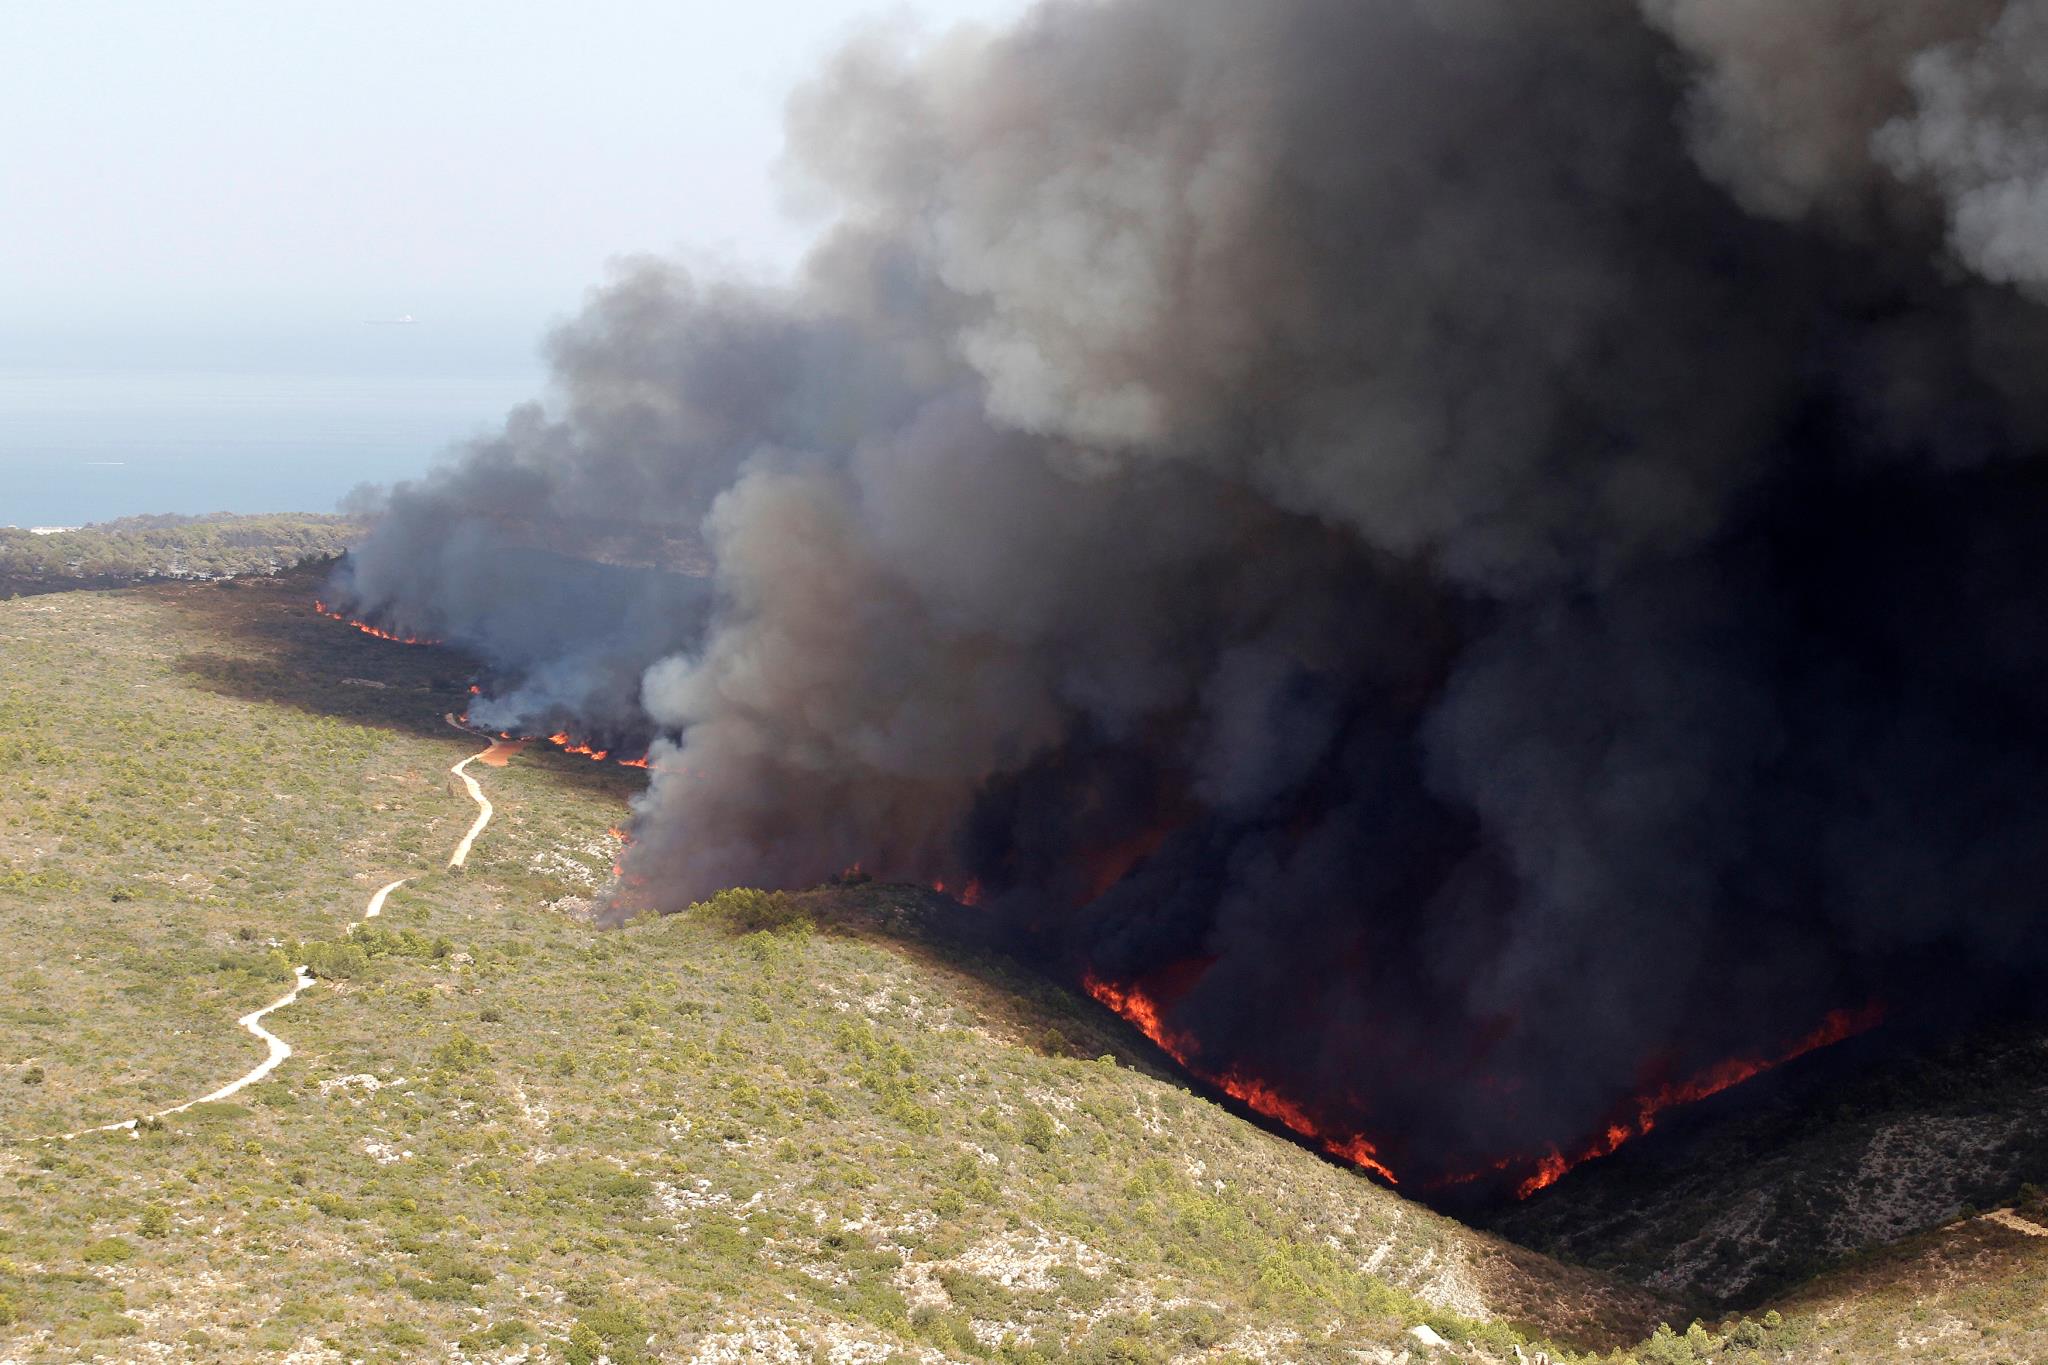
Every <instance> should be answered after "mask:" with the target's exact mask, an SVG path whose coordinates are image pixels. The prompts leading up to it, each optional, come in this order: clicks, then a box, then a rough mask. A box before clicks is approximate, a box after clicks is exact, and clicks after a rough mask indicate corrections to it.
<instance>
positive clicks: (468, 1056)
mask: <svg viewBox="0 0 2048 1365" xmlns="http://www.w3.org/2000/svg"><path fill="white" fill-rule="evenodd" d="M490 1060H491V1050H490V1049H489V1048H487V1047H485V1046H484V1045H483V1044H482V1043H479V1042H478V1041H477V1040H476V1039H474V1038H472V1037H470V1036H469V1035H468V1034H466V1033H464V1032H463V1031H462V1030H461V1029H456V1030H455V1031H453V1032H452V1033H450V1034H449V1035H448V1039H447V1041H446V1042H444V1043H442V1044H441V1045H440V1046H439V1047H437V1048H435V1049H434V1054H433V1061H434V1066H435V1067H436V1068H437V1069H439V1070H442V1071H474V1070H476V1069H477V1068H478V1067H481V1066H483V1065H484V1064H485V1063H486V1062H488V1061H490Z"/></svg>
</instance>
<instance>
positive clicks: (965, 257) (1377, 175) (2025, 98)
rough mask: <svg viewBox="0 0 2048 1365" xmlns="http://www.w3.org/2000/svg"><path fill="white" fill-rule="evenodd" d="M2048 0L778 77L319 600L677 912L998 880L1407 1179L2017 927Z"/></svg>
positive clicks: (1525, 0)
mask: <svg viewBox="0 0 2048 1365" xmlns="http://www.w3.org/2000/svg"><path fill="white" fill-rule="evenodd" d="M2044 70H2048V5H2043V4H2040V3H2029V2H2028V0H2012V2H2011V3H2003V0H1927V2H1926V3H1920V4H1900V3H1897V0H1641V3H1640V5H1635V4H1630V3H1626V0H1262V3H1257V4H1246V3H1242V2H1241V0H1104V2H1102V3H1081V2H1080V0H1064V2H1050V3H1045V4H1043V5H1041V6H1040V7H1039V8H1038V9H1036V10H1035V11H1033V12H1032V13H1031V14H1030V15H1029V16H1028V17H1027V18H1026V19H1025V20H1023V21H1022V22H1021V23H1020V24H1018V25H1017V26H1016V27H1015V28H1014V29H1013V30H1011V31H1008V32H1003V33H996V34H989V33H979V32H959V33H952V34H947V35H943V36H939V37H936V38H920V37H917V36H915V35H906V34H903V33H878V34H876V35H874V36H871V37H869V38H867V39H864V40H862V41H861V42H859V43H857V44H856V45H854V46H853V47H851V48H849V49H848V50H847V51H845V52H843V53H842V54H841V55H840V56H839V57H838V58H837V59H836V60H835V61H834V62H833V63H832V64H831V66H830V68H829V69H828V70H826V71H825V72H824V73H823V74H822V75H821V76H820V77H819V78H818V79H817V80H816V81H815V82H814V83H813V84H811V85H810V86H809V87H808V88H806V89H804V90H803V91H802V92H800V93H799V94H798V95H797V97H796V98H795V99H794V100H793V101H792V104H791V107H790V117H789V130H790V141H791V153H790V155H791V163H792V167H793V169H794V171H795V173H796V174H797V175H798V176H800V177H802V178H805V179H807V180H808V182H809V183H810V185H811V186H812V187H813V188H814V189H815V190H816V191H817V192H819V193H820V194H821V195H823V196H826V197H828V198H829V201H830V202H831V203H832V204H834V205H836V211H837V218H836V222H835V225H834V226H833V227H832V229H831V230H830V232H829V233H828V234H827V235H826V236H825V237H824V238H823V240H822V242H821V244H820V245H819V246H818V248H817V249H816V251H815V253H814V254H813V255H812V256H811V258H810V259H809V261H808V263H807V265H806V267H805V269H804V271H803V272H802V275H801V278H800V280H799V281H798V282H797V283H796V284H794V285H792V286H789V287H780V286H777V287H768V286H760V285H750V284H747V283H743V282H729V281H718V280H705V279H700V278H696V277H694V276H692V275H691V274H690V273H689V272H687V271H685V270H683V269H681V268H679V267H675V266H671V265H665V264H661V263H658V262H651V261H649V262H640V263H635V264H632V265H630V266H629V267H627V268H625V269H624V270H623V271H622V272H621V274H620V275H619V277H618V278H617V279H616V280H615V281H614V282H613V283H611V284H610V285H608V286H607V287H605V288H603V289H602V290H600V291H599V292H598V293H597V294H596V295H595V296H594V298H593V301H592V302H591V304H590V306H589V308H588V310H587V311H586V312H585V313H584V315H583V316H582V317H581V318H579V319H578V320H577V321H575V322H573V323H572V324H570V325H569V326H567V327H566V328H564V329H563V330H562V331H561V332H560V334H559V335H557V336H556V337H555V338H554V340H553V343H552V347H553V357H554V363H555V372H556V379H557V384H556V391H555V393H554V394H553V395H552V396H551V397H550V399H549V401H548V403H547V405H546V406H545V408H543V407H540V406H536V407H533V408H529V409H523V410H521V411H519V412H517V413H515V414H514V415H513V417H512V418H511V420H510V421H509V422H508V423H507V425H506V427H505V430H504V432H503V433H502V434H501V435H499V436H497V437H495V438H493V439H490V440H487V441H484V442H481V443H479V444H477V445H475V446H474V447H472V448H470V449H468V450H466V451H464V452H462V453H461V454H460V456H459V458H457V459H456V460H455V461H453V462H452V463H451V464H450V465H449V466H448V467H446V468H443V469H441V470H439V471H437V472H435V473H434V474H432V475H431V476H430V477H428V478H426V479H425V480H423V481H421V482H420V483H417V484H412V485H404V486H401V487H399V488H398V489H396V490H394V491H393V492H392V493H391V494H390V496H389V501H388V507H387V510H386V513H385V516H384V519H383V521H382V523H381V525H380V526H379V528H378V529H377V531H376V532H375V534H374V535H373V536H372V538H371V539H370V540H369V542H368V543H367V544H366V545H365V546H364V547H363V548H362V549H361V550H360V551H359V552H358V554H357V555H356V556H355V558H354V562H353V563H352V564H351V565H350V567H349V569H348V570H347V575H346V579H345V582H344V583H343V585H342V590H343V592H344V594H345V597H344V600H345V601H346V603H347V604H348V605H349V607H350V609H351V610H352V611H354V612H355V613H357V614H359V615H364V616H369V617H373V618H378V619H383V620H386V621H389V622H392V623H395V624H403V625H406V626H408V627H411V628H415V629H419V630H422V631H426V632H430V633H432V634H433V635H436V636H439V637H443V638H448V639H451V640H455V641H458V642H461V643H464V644H467V645H470V646H472V647H474V648H475V649H477V650H479V651H481V652H482V653H483V654H485V655H486V656H487V657H489V658H490V659H492V660H493V662H494V663H495V665H496V666H497V667H498V668H499V669H500V670H501V671H502V673H503V674H504V676H505V677H507V678H508V679H511V680H512V681H509V682H507V683H506V684H505V685H503V686H501V687H499V688H498V689H496V695H495V696H494V697H493V698H492V699H490V700H489V701H488V702H486V703H484V704H483V706H482V708H481V709H480V711H479V718H480V719H484V720H487V721H488V722H489V723H491V724H494V725H503V726H506V727H508V728H509V727H512V726H523V727H526V728H530V729H546V728H552V727H555V726H557V725H560V724H564V723H570V724H573V726H574V727H575V728H577V729H578V730H579V731H580V732H581V733H582V734H585V735H597V736H602V737H605V738H608V739H609V738H613V737H616V736H621V735H635V736H647V735H658V736H660V737H661V738H660V740H659V741H658V742H657V744H656V747H655V766H654V770H653V773H652V785H651V787H650V789H649V790H648V792H647V794H646V795H645V797H644V798H642V799H641V800H640V802H639V805H638V815H637V819H636V822H635V829H634V844H633V846H632V850H631V853H630V857H629V864H628V868H627V872H628V875H629V879H636V880H638V881H639V882H640V883H641V884H642V888H643V889H642V890H641V891H640V892H638V893H637V894H639V895H640V896H643V897H645V898H648V899H650V900H651V901H652V902H653V903H655V904H656V905H657V906H659V907H660V908H664V909H674V908H679V907H681V906H684V905H686V904H687V903H688V902H689V901H690V900H691V899H692V898H696V897H702V896H704V895H705V894H706V893H708V892H711V891H713V890H715V889H717V888H719V887H722V886H726V885H731V884H753V885H769V886H802V885H809V884H814V883H816V882H818V881H820V880H822V879H824V878H826V877H828V876H829V875H831V874H833V873H836V872H839V871H840V870H842V869H844V868H847V867H849V866H850V865H853V864H856V863H858V864H860V865H861V866H862V867H864V868H866V869H867V870H869V871H871V872H874V873H876V874H878V875H880V876H883V877H890V878H901V879H906V880H914V881H920V882H926V883H936V882H941V881H943V882H944V883H946V884H947V885H949V886H954V887H958V886H962V885H965V884H967V883H969V882H974V883H977V884H978V890H979V892H980V904H979V907H978V908H977V909H975V910H973V911H971V912H966V913H973V914H976V915H981V916H985V917H987V918H988V920H989V922H990V923H992V924H995V925H998V926H1001V927H1002V928H1003V930H1004V931H1005V932H1007V933H1009V934H1010V935H1012V937H1013V938H1014V941H1016V942H1017V943H1019V944H1020V945H1024V946H1025V947H1026V948H1027V949H1028V950H1029V951H1033V952H1036V953H1039V954H1042V955H1043V956H1044V958H1045V959H1046V960H1047V961H1048V962H1050V963H1052V964H1054V965H1055V966H1056V967H1057V968H1058V969H1060V970H1062V971H1066V972H1069V973H1072V974H1073V975H1075V976H1077V977H1078V976H1079V975H1081V974H1082V973H1084V972H1087V973H1092V974H1094V975H1095V976H1096V977H1098V978H1100V979H1103V980H1109V981H1114V982H1118V983H1144V982H1147V981H1151V982H1156V983H1170V988H1169V985H1165V984H1162V985H1159V986H1158V987H1157V989H1156V992H1155V993H1156V994H1157V995H1158V997H1159V999H1160V1001H1161V1003H1162V1006H1163V1007H1164V1009H1165V1011H1166V1014H1167V1017H1168V1021H1169V1023H1170V1025H1171V1027H1172V1028H1173V1029H1174V1030H1175V1031H1176V1032H1177V1033H1181V1034H1184V1035H1186V1036H1187V1037H1190V1038H1192V1039H1194V1040H1196V1041H1195V1043H1194V1044H1193V1045H1192V1046H1193V1048H1194V1051H1195V1054H1196V1059H1197V1060H1198V1062H1199V1064H1200V1066H1201V1067H1202V1069H1204V1070H1205V1071H1206V1072H1208V1073H1209V1074H1223V1073H1228V1072H1237V1073H1240V1074H1245V1075H1252V1076H1257V1077H1259V1078H1262V1079H1263V1080H1264V1081H1265V1082H1266V1083H1268V1084H1269V1085H1270V1086H1272V1087H1274V1088H1275V1089H1277V1090H1278V1091H1280V1092H1281V1093H1283V1094H1285V1095H1286V1096H1287V1097H1289V1099H1290V1100H1291V1101H1292V1102H1293V1103H1295V1104H1296V1105H1298V1106H1299V1107H1300V1108H1302V1109H1303V1110H1304V1111H1306V1112H1308V1113H1310V1114H1311V1115H1313V1116H1314V1117H1315V1118H1316V1120H1317V1122H1318V1123H1319V1124H1326V1125H1328V1127H1329V1128H1330V1129H1331V1130H1332V1131H1344V1132H1364V1133H1367V1134H1370V1135H1372V1138H1373V1141H1374V1143H1375V1144H1376V1146H1377V1147H1378V1149H1379V1151H1380V1153H1381V1155H1382V1157H1383V1158H1384V1159H1385V1160H1386V1161H1387V1162H1388V1163H1389V1164H1390V1165H1392V1166H1393V1167H1394V1168H1395V1169H1396V1170H1397V1171H1398V1172H1400V1173H1401V1174H1402V1176H1403V1178H1404V1180H1409V1178H1410V1173H1411V1172H1412V1173H1414V1178H1413V1180H1412V1181H1411V1182H1410V1183H1423V1182H1426V1181H1427V1180H1428V1179H1430V1178H1432V1177H1436V1176H1443V1175H1447V1174H1452V1173H1457V1172H1461V1171H1466V1170H1470V1169H1475V1168H1478V1167H1481V1166H1484V1165H1485V1164H1487V1163H1489V1162H1491V1161H1494V1160H1497V1159H1499V1158H1501V1157H1503V1156H1506V1155H1511V1154H1515V1153H1528V1152H1531V1151H1535V1150H1539V1149H1541V1148H1542V1147H1543V1146H1544V1145H1545V1144H1548V1143H1553V1142H1555V1143H1559V1144H1565V1145H1567V1146H1568V1145H1569V1144H1570V1143H1571V1142H1573V1141H1574V1140H1576V1139H1578V1138H1580V1137H1583V1136H1584V1135H1586V1134H1587V1133H1590V1132H1595V1131H1598V1129H1599V1126H1600V1125H1601V1124H1602V1123H1603V1122H1605V1121H1606V1120H1607V1118H1608V1117H1609V1116H1611V1115H1612V1113H1613V1112H1614V1111H1615V1107H1616V1105H1617V1104H1618V1103H1620V1102H1621V1101H1622V1100H1623V1099H1624V1098H1625V1097H1626V1096H1628V1095H1630V1094H1633V1093H1637V1092H1639V1091H1640V1090H1641V1089H1642V1088H1643V1087H1644V1086H1646V1085H1653V1084H1656V1083H1658V1082H1659V1081H1666V1080H1674V1079H1679V1078H1683V1077H1685V1076H1688V1075H1691V1074H1694V1073H1695V1072H1696V1071H1698V1070H1699V1069H1700V1068H1702V1067H1704V1066H1707V1065H1708V1064H1710V1063H1712V1062H1714V1061H1716V1060H1717V1059H1722V1058H1727V1057H1731V1056H1764V1055H1768V1054H1770V1053H1771V1052H1772V1050H1773V1049H1774V1048H1777V1047H1781V1046H1782V1045H1784V1044H1785V1043H1786V1042H1788V1041H1789V1040H1792V1039H1795V1038H1798V1037H1800V1036H1802V1035H1804V1034H1805V1033H1807V1032H1808V1031H1809V1030H1811V1029H1813V1028H1814V1027H1815V1026H1816V1024H1817V1023H1818V1022H1819V1021H1820V1020H1821V1018H1822V1017H1823V1016H1824V1015H1825V1014H1826V1013H1827V1012H1828V1011H1829V1010H1832V1009H1836V1008H1843V1007H1857V1006H1863V1005H1866V1004H1868V1003H1870V1002H1871V1001H1873V1000H1883V1001H1885V1002H1887V1003H1889V1004H1890V1005H1892V1006H1893V1007H1894V1008H1895V1009H1898V1008H1906V1007H1908V1006H1909V1005H1910V1004H1911V1002H1913V1001H1923V1000H1924V1001H1932V1002H1934V1003H1935V1004H1936V1005H1937V1006H1941V1007H1949V1006H1954V1005H1955V1004H1957V1003H1958V1002H1959V1001H1960V1000H1962V999H1964V998H1965V997H1968V998H1971V999H1985V998H1993V997H1996V996H1997V995H1998V994H1999V993H2000V992H2001V991H2006V990H2009V989H2012V988H2014V987H2016V986H2018V985H2019V984H2021V983H2023V982H2026V981H2029V980H2038V974H2039V972H2040V971H2041V969H2042V968H2043V967H2044V966H2048V917H2044V915H2043V914H2042V912H2041V910H2040V909H2039V900H2040V896H2041V894H2042V893H2041V888H2042V887H2043V886H2044V885H2048V467H2044V464H2043V461H2042V460H2041V458H2040V455H2041V453H2042V450H2043V439H2044V435H2048V401H2044V397H2048V395H2044V387H2043V383H2042V379H2043V375H2044V363H2048V309H2044V307H2043V301H2044V299H2048V92H2044V90H2043V87H2042V81H2043V75H2042V73H2043V71H2044Z"/></svg>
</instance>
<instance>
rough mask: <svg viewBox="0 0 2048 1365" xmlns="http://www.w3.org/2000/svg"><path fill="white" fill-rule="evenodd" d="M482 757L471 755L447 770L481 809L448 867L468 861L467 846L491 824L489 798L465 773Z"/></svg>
mask: <svg viewBox="0 0 2048 1365" xmlns="http://www.w3.org/2000/svg"><path fill="white" fill-rule="evenodd" d="M488 752H489V750H485V753H488ZM482 757H483V754H471V755H470V756H469V757H468V758H465V759H463V760H462V762H460V763H458V764H456V765H455V766H454V767H452V768H450V769H449V770H448V771H449V772H451V773H454V774H455V775H456V776H457V777H459V778H461V779H462V785H463V786H465V787H467V788H469V799H470V800H472V801H474V802H476V803H477V805H478V806H479V807H481V809H479V810H478V811H477V813H476V823H475V824H473V825H471V826H470V827H469V833H467V834H465V835H463V836H462V842H461V843H459V844H457V845H456V846H455V852H454V853H452V854H450V855H449V857H448V866H450V867H461V866H462V865H463V864H464V863H467V862H468V861H469V846H470V845H471V844H473V843H475V842H476V836H477V835H479V834H482V833H483V832H484V826H485V825H488V824H490V823H491V798H490V797H488V796H485V795H484V789H483V788H482V787H479V786H478V785H477V784H476V779H475V778H473V777H471V776H470V775H469V773H468V772H467V771H465V770H466V769H467V768H468V767H469V765H470V764H472V763H474V762H476V761H477V760H478V759H479V758H482Z"/></svg>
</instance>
